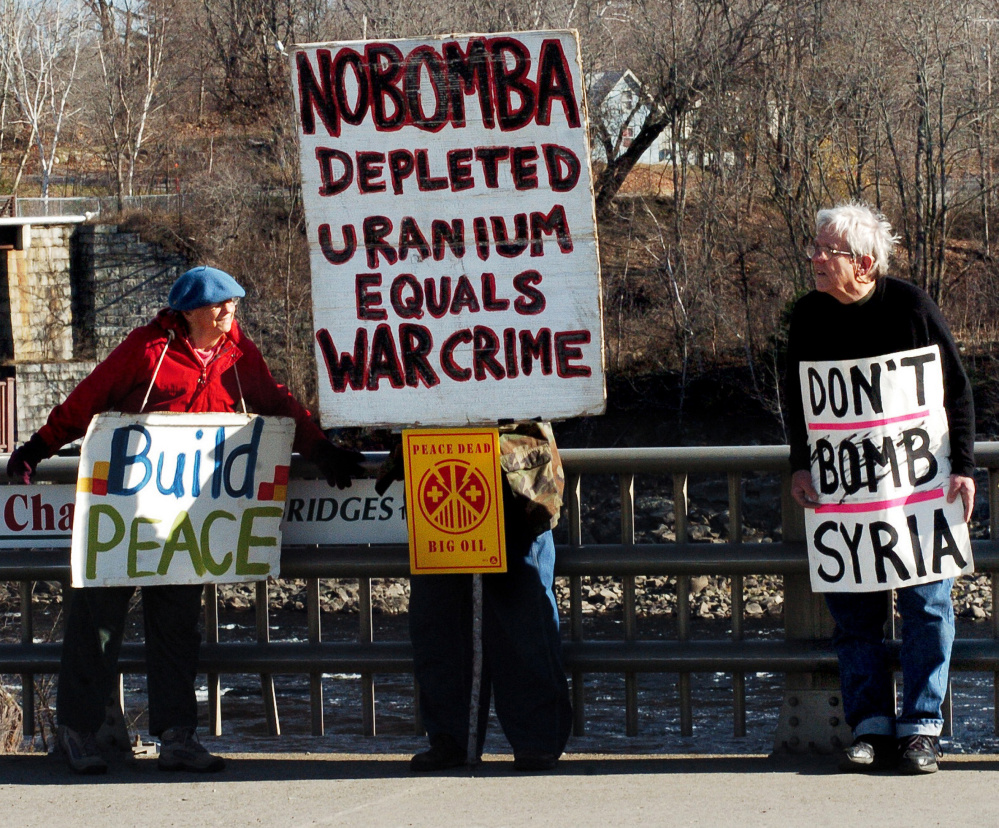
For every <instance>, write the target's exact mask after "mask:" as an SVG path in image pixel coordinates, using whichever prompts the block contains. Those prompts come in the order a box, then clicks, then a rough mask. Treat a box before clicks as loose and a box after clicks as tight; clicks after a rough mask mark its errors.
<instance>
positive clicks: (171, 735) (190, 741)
mask: <svg viewBox="0 0 999 828" xmlns="http://www.w3.org/2000/svg"><path fill="white" fill-rule="evenodd" d="M158 765H159V769H160V770H161V771H194V772H196V773H215V772H217V771H220V770H222V769H223V768H224V767H225V759H223V758H222V757H221V756H215V755H214V754H212V753H209V752H208V749H207V748H206V747H205V746H204V745H203V744H201V742H199V741H198V735H197V734H196V733H195V732H194V728H193V727H171V728H169V729H167V730H164V731H163V735H162V736H160V758H159V760H158Z"/></svg>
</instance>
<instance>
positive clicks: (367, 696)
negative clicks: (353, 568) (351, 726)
mask: <svg viewBox="0 0 999 828" xmlns="http://www.w3.org/2000/svg"><path fill="white" fill-rule="evenodd" d="M357 604H358V607H357V614H358V620H359V621H360V627H361V628H360V633H359V635H360V640H361V642H362V643H364V644H370V643H371V642H372V641H374V638H375V636H374V619H373V618H372V617H371V579H370V578H358V580H357ZM361 725H362V727H363V728H364V735H365V736H374V735H376V734H377V732H378V725H377V723H376V722H375V677H374V676H373V675H372V674H371V673H361Z"/></svg>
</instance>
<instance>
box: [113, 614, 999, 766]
mask: <svg viewBox="0 0 999 828" xmlns="http://www.w3.org/2000/svg"><path fill="white" fill-rule="evenodd" d="M272 619H273V620H274V626H273V627H272V630H271V635H272V640H279V639H280V640H288V641H296V640H305V629H304V626H305V620H304V614H300V613H275V614H274V615H273V616H272ZM646 620H647V621H648V620H649V619H646ZM671 623H672V622H671V621H668V620H664V621H663V622H661V625H660V626H661V628H660V629H659V630H658V633H659V634H661V635H663V636H670V635H672V629H671ZM958 623H959V629H958V635H959V636H960V637H979V636H982V635H987V632H988V630H987V627H986V625H984V624H972V623H970V622H964V621H959V622H958ZM220 624H221V627H222V628H221V630H220V637H221V638H222V640H224V641H225V640H228V641H237V640H253V638H254V637H255V627H254V623H253V616H252V614H250V613H231V614H229V615H227V616H225V617H223V618H222V619H220ZM406 624H407V620H406V616H405V615H401V616H400V615H394V616H376V618H375V638H376V639H378V640H386V641H389V640H405V639H406V638H407V635H408V632H407V626H406ZM356 630H357V618H356V616H340V617H338V616H332V619H331V620H330V621H327V623H326V624H325V626H324V630H323V635H324V638H326V639H329V640H336V639H342V640H348V639H350V638H352V637H354V636H356ZM640 632H641V634H642V635H643V637H655V636H656V634H657V630H655V629H650V628H649V627H646V628H645V629H642V630H641V631H640ZM725 632H726V630H725V627H724V624H723V622H714V623H711V624H700V625H699V624H698V623H696V622H695V623H694V625H693V637H695V638H697V637H713V638H717V637H720V636H721V635H724V633H725ZM781 634H782V632H781V630H780V628H779V625H778V623H777V622H775V621H773V620H769V621H764V622H761V624H760V625H759V626H758V627H757V628H756V629H750V630H747V637H752V636H755V637H771V636H780V635H781ZM585 635H586V637H587V638H594V639H595V638H620V637H622V636H621V628H620V622H618V621H615V620H613V619H607V618H601V617H599V616H597V617H591V618H587V619H586V632H585ZM745 681H746V711H747V713H746V731H747V732H746V735H745V736H744V737H736V736H734V735H733V719H732V698H733V691H732V678H731V675H730V674H727V673H696V674H693V675H692V677H691V683H692V691H693V722H694V734H693V736H691V737H683V736H681V735H680V724H679V694H678V691H677V678H676V675H675V674H672V673H649V674H640V675H639V676H638V705H639V734H638V735H637V736H634V737H629V736H626V735H625V714H624V698H625V685H624V677H623V676H621V675H614V674H600V673H590V674H587V675H586V676H585V687H586V707H585V718H586V733H585V734H584V735H579V736H575V735H574V736H573V737H572V738H571V739H570V741H569V745H568V749H567V750H568V752H569V753H595V752H599V753H617V754H625V753H628V754H631V753H638V754H644V753H649V754H659V753H691V754H698V753H699V754H707V753H712V754H746V753H754V754H759V753H769V752H770V751H771V749H772V747H773V734H774V731H775V728H776V725H777V717H778V713H779V710H780V704H781V700H782V694H783V675H781V674H771V673H757V674H749V675H747V676H746V679H745ZM274 682H275V691H276V695H277V705H278V712H279V717H280V722H281V728H282V735H281V736H279V737H273V736H269V735H268V733H267V724H266V719H265V717H264V711H263V703H262V695H261V690H260V679H259V677H258V676H256V675H225V676H223V677H222V693H223V696H222V716H223V734H222V736H221V737H219V738H215V739H207V740H206V741H207V743H209V744H210V745H212V747H213V749H214V750H219V751H222V752H247V751H248V752H282V751H290V752H312V753H337V752H355V753H403V754H405V753H411V752H414V751H417V750H421V749H423V748H424V747H425V746H426V742H425V737H423V736H420V735H417V734H416V733H415V732H414V723H413V714H414V704H413V696H414V692H413V682H412V677H411V676H409V675H405V674H401V675H394V674H385V675H378V676H376V677H375V712H376V727H377V735H376V736H374V737H367V736H364V735H363V728H362V717H361V709H362V692H361V681H360V676H358V675H350V674H347V675H344V674H327V675H324V677H323V690H324V698H325V705H324V716H325V723H326V735H324V736H322V737H315V736H312V735H311V732H310V727H311V725H310V722H311V712H310V703H309V683H308V678H307V677H306V676H296V675H282V676H275V677H274ZM952 686H953V699H954V701H953V710H954V714H953V723H954V726H953V735H952V736H951V737H950V738H947V739H945V740H944V747H945V750H946V751H947V752H950V753H999V737H997V736H996V735H995V733H994V729H993V709H994V707H993V706H994V697H993V689H992V674H991V673H988V674H986V673H955V674H954V676H953V685H952ZM125 689H126V706H127V712H128V714H129V718H130V720H131V721H133V723H134V725H135V729H137V730H138V731H139V732H144V728H145V720H144V715H143V710H144V706H145V678H144V676H138V675H135V676H126V677H125ZM198 692H199V698H200V700H201V702H202V704H203V709H202V714H203V717H204V718H203V720H204V719H206V718H207V689H206V687H205V685H204V684H203V682H202V683H199V687H198ZM508 752H509V747H508V745H507V743H506V741H505V739H504V738H503V736H502V732H501V730H500V728H499V725H498V723H497V722H496V720H495V716H493V717H492V720H491V724H490V728H489V737H488V738H487V741H486V753H508Z"/></svg>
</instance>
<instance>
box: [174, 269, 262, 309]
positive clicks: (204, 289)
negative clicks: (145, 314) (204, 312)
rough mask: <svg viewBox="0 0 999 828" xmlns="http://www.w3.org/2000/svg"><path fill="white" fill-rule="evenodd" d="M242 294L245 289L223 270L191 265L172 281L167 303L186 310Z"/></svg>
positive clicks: (238, 296)
mask: <svg viewBox="0 0 999 828" xmlns="http://www.w3.org/2000/svg"><path fill="white" fill-rule="evenodd" d="M243 296H246V291H245V290H243V288H241V287H240V286H239V282H237V281H236V280H235V279H233V278H232V276H230V275H229V274H228V273H226V272H225V271H224V270H218V269H216V268H214V267H205V266H204V265H202V266H201V267H192V268H191V269H190V270H189V271H187V273H185V274H184V275H183V276H181V277H180V278H179V279H178V280H177V281H176V282H174V283H173V287H172V288H170V296H169V297H168V298H167V304H168V305H170V307H171V308H173V309H174V310H176V311H186V310H194V309H195V308H202V307H204V306H205V305H214V304H216V303H217V302H224V301H225V300H226V299H238V298H241V297H243Z"/></svg>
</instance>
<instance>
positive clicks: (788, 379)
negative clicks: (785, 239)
mask: <svg viewBox="0 0 999 828" xmlns="http://www.w3.org/2000/svg"><path fill="white" fill-rule="evenodd" d="M927 345H938V346H940V354H941V358H942V362H943V366H942V367H943V383H944V407H945V408H946V410H947V422H948V425H949V427H950V452H951V454H950V461H951V471H952V472H953V473H954V474H961V475H967V476H970V475H971V473H972V472H973V471H974V469H975V460H974V448H975V407H974V401H973V400H972V395H971V383H969V382H968V376H967V374H965V373H964V368H963V367H962V366H961V358H960V355H959V354H958V350H957V346H956V345H955V344H954V338H953V337H952V336H951V333H950V329H949V328H948V327H947V323H946V322H945V321H944V318H943V314H941V313H940V308H938V307H937V306H936V304H935V303H934V302H933V300H932V299H930V297H929V296H927V295H926V293H925V292H924V291H922V290H920V289H919V288H918V287H916V286H915V285H913V284H911V283H909V282H903V281H901V280H900V279H894V278H892V277H881V278H879V279H878V281H877V284H876V285H875V287H874V290H873V291H872V292H871V294H869V296H868V298H867V300H866V301H861V302H859V303H852V304H848V305H844V304H842V303H840V302H838V301H837V300H835V299H833V298H832V297H831V296H828V295H826V294H824V293H819V292H818V291H812V292H811V293H809V294H808V295H807V296H804V297H802V298H801V299H800V300H799V301H798V302H797V303H796V304H795V306H794V310H793V312H792V314H791V327H790V333H789V335H788V347H787V373H786V374H785V377H784V399H785V400H786V405H787V413H788V427H789V429H790V437H791V469H792V471H799V470H802V469H808V468H809V450H808V435H807V431H806V428H805V414H804V409H803V403H802V395H801V389H800V388H799V382H798V364H799V363H800V362H811V361H817V360H839V359H865V358H870V357H877V356H883V355H885V354H891V353H895V352H897V351H908V350H910V349H912V348H923V347H926V346H927Z"/></svg>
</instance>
